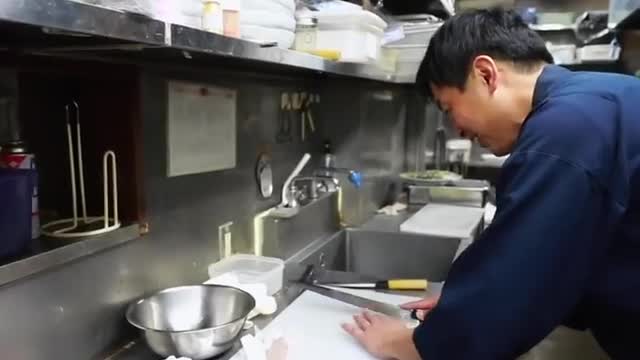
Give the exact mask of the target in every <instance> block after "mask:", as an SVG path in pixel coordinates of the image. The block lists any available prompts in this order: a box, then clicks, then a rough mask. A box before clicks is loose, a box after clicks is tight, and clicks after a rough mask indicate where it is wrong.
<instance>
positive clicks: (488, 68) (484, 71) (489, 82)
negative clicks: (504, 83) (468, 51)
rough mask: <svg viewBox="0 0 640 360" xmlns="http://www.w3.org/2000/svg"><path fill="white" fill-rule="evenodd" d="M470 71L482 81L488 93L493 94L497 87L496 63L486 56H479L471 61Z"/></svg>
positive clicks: (497, 73)
mask: <svg viewBox="0 0 640 360" xmlns="http://www.w3.org/2000/svg"><path fill="white" fill-rule="evenodd" d="M471 71H472V72H473V73H474V75H475V76H476V77H477V78H478V79H480V80H481V81H482V83H483V84H485V85H486V86H487V88H488V89H489V93H491V94H493V93H494V92H495V91H496V88H497V87H498V86H497V84H498V76H499V72H498V66H497V65H496V62H495V61H494V60H493V59H492V58H491V57H490V56H487V55H479V56H476V58H475V59H473V64H472V65H471Z"/></svg>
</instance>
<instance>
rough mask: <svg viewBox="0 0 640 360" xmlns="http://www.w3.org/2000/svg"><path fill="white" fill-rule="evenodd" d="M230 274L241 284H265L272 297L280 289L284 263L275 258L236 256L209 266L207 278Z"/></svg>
mask: <svg viewBox="0 0 640 360" xmlns="http://www.w3.org/2000/svg"><path fill="white" fill-rule="evenodd" d="M228 273H231V274H233V275H235V276H237V277H238V280H239V281H240V283H241V284H257V283H259V284H265V285H266V286H267V293H268V294H269V295H273V294H275V293H277V292H278V291H280V289H282V282H283V276H284V261H282V260H280V259H276V258H270V257H264V256H255V255H245V254H238V255H232V256H229V257H228V258H226V259H223V260H220V261H219V262H217V263H215V264H211V265H210V266H209V277H210V278H214V277H217V276H220V275H224V274H228Z"/></svg>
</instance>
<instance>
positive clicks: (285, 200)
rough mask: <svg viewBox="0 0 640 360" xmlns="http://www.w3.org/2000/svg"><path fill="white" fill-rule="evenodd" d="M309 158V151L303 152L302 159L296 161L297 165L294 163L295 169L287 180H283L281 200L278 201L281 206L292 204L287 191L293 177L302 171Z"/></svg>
mask: <svg viewBox="0 0 640 360" xmlns="http://www.w3.org/2000/svg"><path fill="white" fill-rule="evenodd" d="M309 160H311V155H310V154H309V153H307V154H304V156H303V157H302V159H300V162H298V165H296V167H295V169H293V171H292V172H291V174H290V175H289V177H288V178H287V181H285V182H284V185H283V186H282V202H281V203H280V206H281V207H288V206H290V205H292V199H290V197H289V196H287V195H288V193H289V187H290V186H291V182H292V181H293V179H294V178H295V177H297V176H298V175H300V172H301V171H302V169H304V167H305V166H306V165H307V163H308V162H309Z"/></svg>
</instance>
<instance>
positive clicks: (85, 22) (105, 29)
mask: <svg viewBox="0 0 640 360" xmlns="http://www.w3.org/2000/svg"><path fill="white" fill-rule="evenodd" d="M2 22H5V23H17V24H23V25H30V26H35V27H41V28H43V29H45V30H46V33H49V34H56V33H58V32H59V31H64V32H65V33H63V34H66V35H70V34H74V33H75V34H86V35H92V36H96V37H100V38H102V39H105V38H106V39H113V40H125V41H128V42H133V43H134V45H135V44H140V45H143V46H142V47H141V48H144V47H145V46H147V47H164V48H172V49H176V50H179V51H185V52H186V53H184V54H183V55H184V58H186V59H189V58H190V56H189V52H193V53H200V54H204V55H207V56H223V57H230V58H234V59H238V61H252V62H256V63H267V64H273V65H276V66H281V67H285V68H286V67H291V68H297V69H303V70H309V71H312V72H320V73H327V74H335V75H342V76H349V77H356V78H363V79H370V80H376V81H384V82H391V83H413V79H412V78H411V77H397V76H395V75H394V74H392V73H388V72H385V71H383V70H382V69H380V68H379V67H377V66H376V65H371V64H355V63H341V62H335V61H329V60H325V59H323V58H321V57H318V56H314V55H310V54H306V53H302V52H298V51H293V50H287V49H280V48H277V47H273V46H270V47H265V46H262V45H261V44H257V43H254V42H250V41H246V40H241V39H235V38H229V37H225V36H221V35H217V34H214V33H210V32H206V31H202V30H197V29H192V28H188V27H183V26H179V25H175V24H169V23H165V22H163V21H159V20H155V19H151V18H148V17H145V16H143V15H136V14H129V13H124V12H121V11H116V10H112V9H107V8H102V7H96V6H91V5H85V4H81V3H76V2H73V1H70V0H47V1H25V0H22V1H2V2H1V3H0V24H2ZM52 29H53V31H51V30H52ZM80 44H81V46H79V47H78V49H80V48H81V47H82V46H89V45H88V43H87V41H86V38H85V39H84V41H83V42H81V43H80ZM91 45H95V44H91ZM129 45H130V44H129ZM141 48H136V49H138V50H140V49H141ZM416 70H417V69H416Z"/></svg>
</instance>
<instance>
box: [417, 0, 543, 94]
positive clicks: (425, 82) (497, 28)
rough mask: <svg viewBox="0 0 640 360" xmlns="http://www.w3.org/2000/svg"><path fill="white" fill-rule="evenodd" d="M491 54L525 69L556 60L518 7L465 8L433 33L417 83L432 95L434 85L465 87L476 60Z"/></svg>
mask: <svg viewBox="0 0 640 360" xmlns="http://www.w3.org/2000/svg"><path fill="white" fill-rule="evenodd" d="M479 55H488V56H491V57H492V58H494V59H495V60H502V61H511V62H513V64H514V65H515V66H517V67H520V68H522V69H523V70H527V69H530V68H532V67H534V66H536V65H538V64H540V63H550V64H552V63H553V57H552V56H551V54H550V53H549V51H548V50H547V47H546V45H545V42H544V40H543V39H542V37H540V35H538V34H537V33H536V32H535V31H534V30H532V29H530V28H529V26H528V25H527V24H526V23H525V22H524V21H523V20H522V18H521V17H520V15H518V14H517V13H516V12H515V11H512V10H505V9H503V8H500V7H494V8H491V9H482V10H469V11H465V12H462V13H460V14H458V15H456V16H454V17H452V18H451V19H449V20H447V21H446V22H445V23H444V24H443V25H442V26H441V27H440V29H438V31H437V32H436V33H435V34H434V36H433V38H432V39H431V42H430V43H429V47H428V49H427V53H426V55H425V57H424V59H423V60H422V63H421V64H420V69H419V71H418V76H417V79H416V85H417V86H418V87H419V89H420V91H425V90H426V92H427V95H429V96H431V95H432V94H431V87H430V85H431V84H433V85H435V86H438V87H440V86H451V87H456V88H458V89H460V90H464V85H465V83H466V80H467V77H468V75H469V71H470V67H471V64H472V62H473V60H474V59H475V58H476V57H477V56H479Z"/></svg>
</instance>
